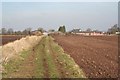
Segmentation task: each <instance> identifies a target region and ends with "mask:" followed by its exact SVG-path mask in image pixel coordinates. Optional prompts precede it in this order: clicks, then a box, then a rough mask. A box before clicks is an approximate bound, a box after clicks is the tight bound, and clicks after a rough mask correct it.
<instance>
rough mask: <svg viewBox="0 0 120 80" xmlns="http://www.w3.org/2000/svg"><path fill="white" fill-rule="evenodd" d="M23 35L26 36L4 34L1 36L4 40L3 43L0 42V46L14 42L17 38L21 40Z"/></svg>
mask: <svg viewBox="0 0 120 80" xmlns="http://www.w3.org/2000/svg"><path fill="white" fill-rule="evenodd" d="M22 37H24V36H22V35H2V36H0V40H1V41H2V44H0V46H1V45H4V44H7V43H9V42H13V41H15V40H19V39H21V38H22Z"/></svg>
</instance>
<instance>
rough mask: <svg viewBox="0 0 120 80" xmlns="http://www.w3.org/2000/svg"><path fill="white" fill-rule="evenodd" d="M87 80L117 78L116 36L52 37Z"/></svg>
mask: <svg viewBox="0 0 120 80" xmlns="http://www.w3.org/2000/svg"><path fill="white" fill-rule="evenodd" d="M53 37H54V38H55V42H57V43H58V44H59V45H61V46H62V48H63V49H64V50H65V52H66V53H67V54H69V55H70V56H71V57H72V58H73V59H74V60H75V62H76V63H77V64H78V65H79V66H80V67H81V69H82V70H83V71H84V72H85V74H86V76H87V77H89V78H116V77H118V36H79V35H66V36H59V35H56V36H53Z"/></svg>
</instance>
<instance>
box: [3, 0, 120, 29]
mask: <svg viewBox="0 0 120 80" xmlns="http://www.w3.org/2000/svg"><path fill="white" fill-rule="evenodd" d="M116 23H118V3H117V2H71V3H70V2H57V3H56V2H3V3H2V27H5V28H13V29H15V30H23V29H25V28H27V27H31V28H32V29H33V30H34V29H37V28H38V27H42V28H44V29H46V30H49V29H55V30H57V29H58V28H59V26H60V25H65V26H66V28H67V30H68V31H69V30H71V29H73V28H81V29H82V30H85V29H86V28H91V29H98V30H103V31H105V30H107V29H108V28H109V27H111V26H113V25H114V24H116Z"/></svg>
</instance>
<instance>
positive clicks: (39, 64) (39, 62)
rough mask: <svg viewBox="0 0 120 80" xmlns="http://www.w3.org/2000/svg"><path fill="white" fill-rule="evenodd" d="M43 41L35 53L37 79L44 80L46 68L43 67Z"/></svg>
mask: <svg viewBox="0 0 120 80" xmlns="http://www.w3.org/2000/svg"><path fill="white" fill-rule="evenodd" d="M42 42H43V40H41V42H40V44H39V45H38V46H36V48H35V53H36V59H35V66H36V69H35V77H36V78H42V77H44V67H43V55H42V54H43V52H42V50H43V48H44V47H43V44H42Z"/></svg>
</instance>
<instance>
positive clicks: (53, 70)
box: [45, 37, 59, 78]
mask: <svg viewBox="0 0 120 80" xmlns="http://www.w3.org/2000/svg"><path fill="white" fill-rule="evenodd" d="M49 39H50V38H49V37H46V40H45V41H46V42H45V53H46V59H47V63H48V69H49V72H50V77H51V78H58V77H59V72H58V71H57V68H56V67H57V66H56V65H55V61H54V58H53V57H52V53H51V50H50V46H49V44H50V43H49Z"/></svg>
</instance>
